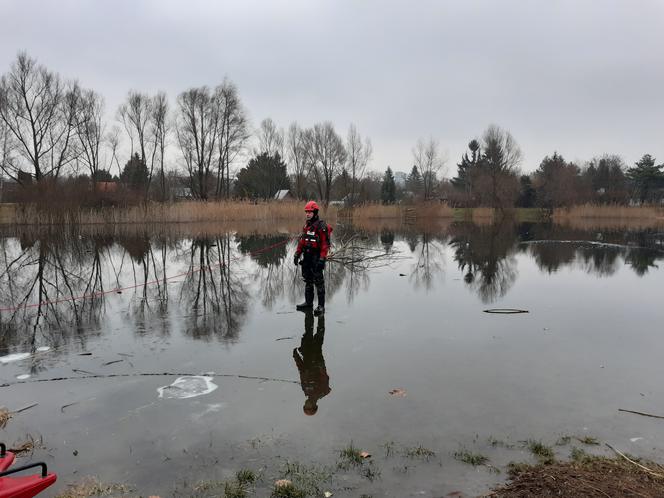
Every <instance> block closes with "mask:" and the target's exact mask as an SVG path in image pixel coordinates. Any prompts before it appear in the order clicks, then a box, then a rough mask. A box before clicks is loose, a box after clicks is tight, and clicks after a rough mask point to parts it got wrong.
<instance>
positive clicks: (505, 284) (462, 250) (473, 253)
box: [450, 221, 517, 303]
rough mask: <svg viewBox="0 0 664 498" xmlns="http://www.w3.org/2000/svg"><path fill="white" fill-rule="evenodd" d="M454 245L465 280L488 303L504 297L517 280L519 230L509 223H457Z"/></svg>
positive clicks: (454, 227) (456, 257)
mask: <svg viewBox="0 0 664 498" xmlns="http://www.w3.org/2000/svg"><path fill="white" fill-rule="evenodd" d="M451 230H452V233H453V234H454V235H453V237H452V239H451V241H450V245H451V246H452V247H453V248H454V260H455V261H456V262H457V265H458V266H459V269H460V270H461V271H463V272H464V281H465V282H466V283H467V284H468V285H469V286H470V287H471V288H473V289H474V290H475V291H476V292H477V294H478V295H479V296H480V299H481V300H482V302H484V303H491V302H493V301H495V300H496V299H498V298H500V297H503V296H504V295H505V294H506V293H507V291H508V290H509V289H510V288H511V287H512V285H514V282H515V281H516V277H517V269H516V259H515V257H514V253H515V251H516V247H517V245H516V242H517V240H516V234H515V227H514V225H513V224H511V223H509V222H508V221H504V222H502V223H494V224H492V225H486V226H479V225H474V224H470V223H462V224H455V225H454V226H453V227H452V229H451Z"/></svg>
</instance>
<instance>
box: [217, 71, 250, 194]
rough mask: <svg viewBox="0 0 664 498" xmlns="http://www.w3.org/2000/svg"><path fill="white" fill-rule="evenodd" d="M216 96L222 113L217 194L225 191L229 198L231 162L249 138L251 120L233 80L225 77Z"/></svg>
mask: <svg viewBox="0 0 664 498" xmlns="http://www.w3.org/2000/svg"><path fill="white" fill-rule="evenodd" d="M215 97H216V99H217V105H218V106H219V113H220V123H219V139H218V147H219V155H218V162H217V188H216V195H217V197H221V195H222V193H223V194H225V196H226V198H227V199H228V198H230V194H231V190H230V188H231V164H232V163H233V161H235V159H236V158H237V156H238V155H239V154H240V153H241V152H242V151H243V150H244V147H245V144H246V143H247V140H249V137H250V134H249V120H248V119H247V113H246V111H245V109H244V106H243V105H242V102H241V101H240V97H239V95H238V91H237V87H236V86H235V85H234V84H233V83H232V82H230V81H228V80H226V79H225V80H224V82H223V83H222V84H221V85H220V86H218V87H217V88H216V89H215Z"/></svg>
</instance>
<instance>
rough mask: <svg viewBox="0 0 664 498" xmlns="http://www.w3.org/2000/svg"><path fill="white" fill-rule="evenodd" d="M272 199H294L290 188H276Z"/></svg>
mask: <svg viewBox="0 0 664 498" xmlns="http://www.w3.org/2000/svg"><path fill="white" fill-rule="evenodd" d="M273 199H274V200H275V201H289V200H293V199H295V197H294V196H293V194H291V191H290V190H277V193H276V194H274V197H273Z"/></svg>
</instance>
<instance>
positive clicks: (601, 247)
mask: <svg viewBox="0 0 664 498" xmlns="http://www.w3.org/2000/svg"><path fill="white" fill-rule="evenodd" d="M533 230H534V236H533V239H534V241H533V242H532V243H529V244H527V245H525V246H524V247H527V249H528V251H529V252H530V254H531V255H532V256H533V257H534V259H535V261H536V262H537V265H538V266H539V268H540V269H542V270H544V271H547V272H549V273H551V272H555V271H557V270H558V269H559V268H561V267H563V266H573V265H576V266H577V267H580V268H582V269H583V270H584V271H586V272H588V273H590V274H593V275H597V276H600V277H606V276H611V275H613V274H614V273H615V272H616V271H617V269H618V265H619V263H620V260H621V258H622V259H624V261H625V263H626V264H628V265H629V266H630V267H631V268H632V269H633V270H634V272H635V273H636V274H637V275H639V276H643V275H645V274H646V273H647V272H648V270H649V269H650V268H657V267H658V266H657V261H658V260H659V259H663V258H664V251H662V250H661V249H660V248H661V246H662V237H661V235H659V234H658V233H657V232H651V231H649V230H636V231H625V230H618V229H616V230H602V231H598V230H582V229H577V228H570V227H565V226H560V225H551V224H540V225H536V226H534V227H533Z"/></svg>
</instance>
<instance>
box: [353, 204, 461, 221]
mask: <svg viewBox="0 0 664 498" xmlns="http://www.w3.org/2000/svg"><path fill="white" fill-rule="evenodd" d="M343 213H344V215H345V216H348V217H352V218H363V219H369V220H375V219H389V220H399V219H406V220H407V219H408V218H453V217H454V209H453V208H451V207H449V206H448V205H447V204H441V203H438V202H436V203H433V202H427V203H422V204H413V205H408V204H389V205H384V204H361V205H359V206H355V207H353V208H352V209H345V210H343Z"/></svg>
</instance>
